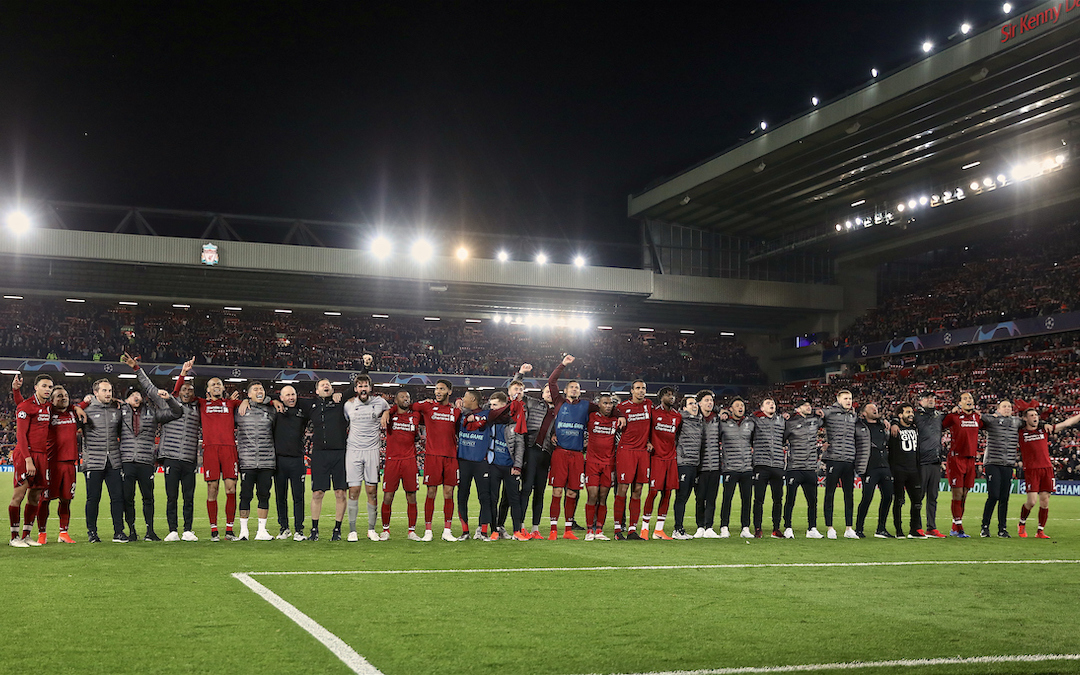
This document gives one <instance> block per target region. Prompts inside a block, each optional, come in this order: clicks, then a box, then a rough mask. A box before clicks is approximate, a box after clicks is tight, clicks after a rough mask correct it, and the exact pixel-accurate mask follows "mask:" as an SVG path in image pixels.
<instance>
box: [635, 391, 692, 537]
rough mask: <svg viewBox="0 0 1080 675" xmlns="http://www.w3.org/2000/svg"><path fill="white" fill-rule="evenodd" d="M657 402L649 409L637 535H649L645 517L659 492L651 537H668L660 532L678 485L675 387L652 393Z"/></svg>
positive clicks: (678, 418) (678, 424) (679, 417)
mask: <svg viewBox="0 0 1080 675" xmlns="http://www.w3.org/2000/svg"><path fill="white" fill-rule="evenodd" d="M656 398H657V400H658V401H659V402H660V405H658V406H657V407H656V408H655V409H654V410H653V427H652V435H651V439H652V446H653V456H652V461H651V462H650V463H649V496H648V498H647V499H646V500H645V512H644V513H643V514H642V526H641V538H642V539H648V538H649V519H650V517H651V516H652V509H653V503H654V502H655V500H656V495H657V494H659V495H660V508H659V510H658V511H657V515H656V530H655V531H654V532H653V539H669V540H670V539H671V537H669V536H668V535H666V534H664V520H665V519H666V518H667V510H668V503H669V501H670V500H671V493H672V491H674V490H677V489H678V488H679V466H678V463H677V462H676V452H675V443H676V438H677V436H678V434H679V429H680V428H681V427H682V415H681V414H680V413H679V411H678V410H675V390H674V389H672V388H671V387H664V388H663V389H661V390H660V391H659V392H657V394H656Z"/></svg>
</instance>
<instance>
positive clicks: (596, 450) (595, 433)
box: [585, 413, 619, 464]
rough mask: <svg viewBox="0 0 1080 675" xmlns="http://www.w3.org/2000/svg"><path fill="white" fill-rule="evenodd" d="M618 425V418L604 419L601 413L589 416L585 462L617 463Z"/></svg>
mask: <svg viewBox="0 0 1080 675" xmlns="http://www.w3.org/2000/svg"><path fill="white" fill-rule="evenodd" d="M618 425H619V418H618V417H615V416H612V417H604V416H603V415H601V414H600V413H591V414H590V415H589V427H588V431H589V437H588V441H587V442H586V445H585V461H587V462H596V463H599V464H611V463H612V462H614V461H615V431H616V430H617V429H618Z"/></svg>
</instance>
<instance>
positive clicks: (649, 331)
mask: <svg viewBox="0 0 1080 675" xmlns="http://www.w3.org/2000/svg"><path fill="white" fill-rule="evenodd" d="M654 330H655V329H654V328H644V327H642V328H638V332H641V333H652V332H653V331H654Z"/></svg>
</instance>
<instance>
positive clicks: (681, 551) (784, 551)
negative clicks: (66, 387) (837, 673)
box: [0, 474, 1080, 675]
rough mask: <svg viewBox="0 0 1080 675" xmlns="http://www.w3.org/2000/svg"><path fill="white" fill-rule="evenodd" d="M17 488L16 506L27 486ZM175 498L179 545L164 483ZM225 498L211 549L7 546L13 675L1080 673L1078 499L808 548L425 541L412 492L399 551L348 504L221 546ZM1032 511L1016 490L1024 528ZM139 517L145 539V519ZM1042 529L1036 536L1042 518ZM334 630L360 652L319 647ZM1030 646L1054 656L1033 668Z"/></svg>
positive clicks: (974, 513) (200, 530) (200, 495)
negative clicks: (346, 530) (344, 525)
mask: <svg viewBox="0 0 1080 675" xmlns="http://www.w3.org/2000/svg"><path fill="white" fill-rule="evenodd" d="M0 479H2V480H3V487H2V488H0V498H3V499H4V500H5V501H6V500H7V499H8V498H9V496H10V492H11V488H10V482H9V481H10V474H0ZM81 487H82V485H81V483H80V492H81ZM157 488H158V493H157V499H158V502H157V530H158V533H159V534H160V535H162V536H164V534H165V533H166V528H165V525H164V511H165V509H164V489H163V488H164V486H163V484H162V483H161V481H158V486H157ZM204 494H205V492H204V488H203V487H202V486H201V484H200V487H199V490H198V492H197V500H198V501H197V504H196V509H195V512H196V532H197V534H198V535H199V536H200V537H201V538H202V540H201V541H199V542H198V543H186V542H177V543H169V544H165V543H145V542H139V543H134V544H123V545H121V544H113V543H110V542H108V541H106V542H105V543H102V544H99V545H94V546H91V545H88V544H86V543H85V541H86V532H85V524H84V520H83V503H82V500H81V498H80V499H79V500H77V502H76V504H75V508H74V511H75V513H74V516H75V517H74V518H73V520H72V525H73V527H72V534H73V536H75V538H76V539H77V540H78V541H79V542H80V543H79V544H77V545H74V546H71V545H61V544H57V543H55V539H56V532H57V518H56V513H55V506H54V508H53V513H52V516H51V518H50V527H49V531H50V543H49V544H47V545H46V546H45V547H42V548H40V549H14V548H9V547H5V548H4V549H3V550H2V551H0V569H3V570H4V572H5V577H6V579H5V582H6V584H7V587H8V589H9V592H8V595H7V597H8V607H7V609H6V610H5V611H4V612H3V619H2V620H0V626H2V630H3V638H2V639H3V640H4V643H5V644H8V645H9V646H11V647H12V649H11V650H8V652H7V654H6V655H5V657H4V659H3V662H2V665H0V671H6V672H15V671H16V670H21V669H22V667H21V666H20V667H19V668H16V667H15V664H17V663H19V662H20V655H21V656H22V658H23V661H22V663H23V664H24V665H25V666H27V667H29V666H31V665H32V666H33V667H34V668H35V669H37V670H41V671H45V672H99V671H100V672H109V673H121V672H132V673H134V672H139V673H145V672H174V673H189V672H198V671H202V672H234V673H249V672H291V673H296V672H312V673H315V672H318V673H325V672H338V673H348V672H353V671H358V672H370V673H374V672H382V673H386V674H388V675H393V674H397V673H429V672H430V673H434V672H439V673H468V674H469V675H479V674H480V673H499V674H502V673H556V674H567V675H570V674H576V673H639V672H644V673H654V672H670V671H704V672H714V671H715V672H732V671H731V670H725V669H736V668H747V669H755V670H747V671H744V672H768V671H760V670H756V669H760V668H770V667H778V666H813V665H818V664H834V665H835V666H836V667H835V668H829V669H826V670H818V669H816V668H815V672H828V670H835V669H838V668H840V667H841V666H844V667H847V668H850V667H852V666H853V664H856V663H857V662H893V663H887V664H881V665H877V666H872V667H865V666H862V665H861V666H860V667H859V668H858V672H860V673H869V672H873V673H877V672H880V673H897V672H905V673H907V672H922V671H926V672H939V673H945V672H948V673H955V672H962V673H986V672H995V673H1033V672H1039V673H1045V672H1077V671H1080V661H1077V660H1076V658H1077V657H1076V655H1077V654H1080V635H1078V632H1077V630H1076V629H1077V625H1078V624H1080V610H1078V609H1077V608H1078V607H1080V603H1078V602H1077V599H1076V598H1077V593H1078V591H1080V583H1078V582H1077V581H1076V579H1077V578H1078V576H1080V499H1076V498H1069V497H1055V498H1052V500H1051V515H1050V523H1049V525H1048V527H1047V530H1048V531H1049V532H1050V533H1051V535H1052V536H1053V538H1052V539H1050V540H1035V539H1028V540H1020V539H1017V538H1015V536H1014V538H1012V539H1008V540H1001V539H998V538H997V537H993V538H991V539H980V538H979V537H978V536H977V535H978V526H977V524H978V518H979V515H981V510H982V502H983V498H982V496H981V495H972V498H971V499H970V500H969V505H968V515H967V517H966V518H965V522H966V524H967V527H968V531H969V532H970V533H973V534H975V535H976V536H975V537H974V538H972V539H970V540H965V541H960V540H955V539H947V540H940V541H911V540H899V541H885V540H879V539H873V538H870V539H866V540H862V541H846V540H843V539H840V540H837V541H828V540H821V541H808V540H806V539H803V538H802V537H801V534H802V532H801V530H800V531H799V534H800V538H799V539H797V540H795V541H777V540H772V539H764V540H741V539H738V538H734V539H729V540H726V541H718V540H695V541H688V542H679V541H671V542H665V541H649V542H614V541H612V542H584V541H556V542H548V541H543V542H536V541H531V542H526V543H518V542H512V541H500V542H494V543H485V542H481V541H467V542H457V543H447V542H442V541H438V540H436V541H433V542H430V543H419V542H412V541H408V540H406V538H405V505H404V499H402V498H401V496H400V495H399V499H398V504H396V505H395V514H394V520H393V524H392V534H393V539H391V540H390V541H388V542H379V543H374V542H370V541H367V540H366V539H362V540H361V541H360V542H359V543H348V542H340V543H337V542H330V541H329V540H328V539H329V534H330V529H331V527H332V525H333V522H332V521H333V517H332V514H331V513H330V509H331V508H332V506H331V505H332V500H330V499H327V500H326V503H325V505H324V509H325V510H326V512H327V513H326V514H324V515H323V516H322V518H321V525H322V528H321V529H322V534H323V540H322V541H319V542H315V543H312V542H300V543H298V542H293V541H272V542H255V541H250V542H224V541H222V542H220V543H217V544H212V543H210V542H209V541H208V539H209V537H208V535H209V530H208V526H207V521H206V515H205V512H206V509H205V497H204ZM1021 501H1022V498H1020V497H1017V496H1015V495H1014V496H1013V499H1012V505H1011V509H1010V510H1011V513H1010V516H1011V521H1010V522H1011V525H1010V527H1011V531H1012V533H1013V534H1014V535H1015V522H1016V521H1015V519H1016V516H1017V514H1018V512H1019V506H1020V503H1021ZM875 504H876V502H875ZM942 505H943V506H944V509H943V513H941V514H939V515H943V516H947V513H948V501H947V500H946V501H944V502H943V504H942ZM102 506H103V508H102V517H101V521H100V524H101V525H102V526H104V527H102V528H101V534H102V535H106V534H109V530H110V527H109V526H108V523H109V520H108V514H107V506H106V505H105V504H103V505H102ZM222 506H224V499H222ZM437 511H439V513H441V504H439V505H438V509H437ZM582 511H583V508H582V507H580V506H579V508H578V512H579V516H580V515H583V514H582ZM875 511H876V506H875V507H872V510H871V512H872V513H873V512H875ZM422 513H423V507H422V504H421V514H422ZM473 513H474V516H473V518H474V520H475V514H476V513H478V511H477V510H476V508H475V505H474V511H473ZM689 513H691V514H692V513H693V509H692V508H691V509H689ZM735 513H736V514H737V513H738V508H737V506H736V509H735ZM796 514H797V516H796V525H799V523H800V521H799V519H798V514H799V508H798V507H797V509H796ZM803 517H805V510H803ZM139 519H140V522H138V524H137V527H138V530H139V532H140V534H141V533H142V531H143V526H142V523H141V510H140V515H139ZM544 520H545V521H546V515H545V519H544ZM360 522H361V527H365V525H364V523H365V522H366V521H365V516H364V504H363V503H361V515H360ZM942 522H948V520H947V518H943V519H942ZM1029 522H1030V524H1031V528H1032V531H1034V523H1035V518H1034V514H1033V517H1032V519H1031V520H1030V521H1029ZM271 523H275V517H274V515H273V511H271ZM253 526H254V522H253ZM271 529H272V531H273V532H274V533H275V534H276V533H277V528H276V524H274V525H273V526H272V528H271ZM456 529H457V524H456V523H455V530H456ZM545 529H546V528H545ZM822 529H823V528H822ZM253 530H254V527H253ZM608 532H609V534H610V523H609V528H608ZM438 534H439V531H438V528H437V529H436V536H437V535H438ZM878 563H914V564H878ZM580 568H591V569H580ZM493 570H497V571H493ZM262 572H277V573H285V574H259V573H262ZM311 572H342V573H341V574H311ZM386 572H392V573H389V574H388V573H386ZM418 572H419V573H418ZM247 581H250V582H253V584H248V583H246V582H247ZM253 587H255V588H263V589H266V591H267V593H264V594H263V595H262V596H261V595H259V594H257V593H256V592H255V591H253V590H252V588H253ZM267 595H269V596H276V597H277V598H279V599H280V601H281V602H280V603H279V606H275V605H274V604H272V603H271V602H269V601H268V599H267V598H266V597H264V596H267ZM282 606H284V607H285V608H286V610H285V611H283V610H282ZM288 607H291V608H293V611H291V612H289V611H288V609H287V608H288ZM298 616H302V617H306V619H307V621H306V622H305V621H304V619H299V623H298V620H297V617H298ZM313 626H314V627H317V628H315V632H316V633H317V634H319V635H321V636H322V637H323V638H325V640H324V642H329V643H330V644H331V646H333V645H337V646H338V648H336V649H332V648H329V647H328V646H326V645H325V644H324V643H323V642H320V641H318V640H317V639H316V637H315V636H313V634H312V633H311V632H310V630H311V629H312V627H313ZM350 654H352V655H355V656H356V657H357V658H358V659H359V660H356V659H354V658H353V657H352V656H350ZM1026 655H1035V656H1036V657H1038V658H1039V659H1046V658H1049V660H1037V659H1035V660H1033V659H1026V660H1016V659H1017V657H1022V656H1026ZM993 657H1007V658H1008V659H1012V660H1003V661H997V660H996V659H994V658H993ZM1070 657H1071V658H1070ZM923 659H931V660H935V659H936V661H929V662H926V661H920V660H923ZM964 659H969V660H968V661H964ZM971 659H977V660H971ZM781 672H783V671H781ZM788 672H791V671H790V670H788Z"/></svg>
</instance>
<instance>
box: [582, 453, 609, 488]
mask: <svg viewBox="0 0 1080 675" xmlns="http://www.w3.org/2000/svg"><path fill="white" fill-rule="evenodd" d="M614 484H615V463H614V462H590V461H589V460H585V487H602V488H610V487H611V486H612V485H614Z"/></svg>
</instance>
